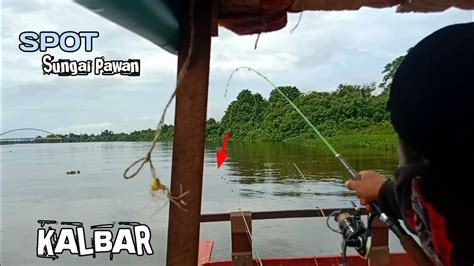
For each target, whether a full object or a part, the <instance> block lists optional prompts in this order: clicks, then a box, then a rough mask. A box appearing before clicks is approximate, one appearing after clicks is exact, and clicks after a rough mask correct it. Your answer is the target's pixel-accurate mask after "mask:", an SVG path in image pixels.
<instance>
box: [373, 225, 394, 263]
mask: <svg viewBox="0 0 474 266" xmlns="http://www.w3.org/2000/svg"><path fill="white" fill-rule="evenodd" d="M386 265H390V254H389V249H388V227H387V226H386V225H385V224H384V223H383V222H382V221H380V220H379V219H378V218H375V219H374V221H373V222H372V250H371V252H370V257H369V266H386Z"/></svg>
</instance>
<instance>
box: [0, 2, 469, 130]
mask: <svg viewBox="0 0 474 266" xmlns="http://www.w3.org/2000/svg"><path fill="white" fill-rule="evenodd" d="M2 14H3V24H2V48H3V49H2V60H3V68H2V71H3V75H2V100H3V101H2V126H3V129H4V130H7V129H12V128H19V127H31V126H34V127H38V128H43V129H46V130H50V129H55V130H58V131H67V130H71V131H74V132H84V133H86V132H89V133H92V132H94V133H97V132H100V131H101V130H104V129H110V130H113V131H117V132H120V131H125V132H129V131H133V130H140V129H146V128H154V127H155V126H156V123H157V119H158V118H159V116H160V115H161V112H162V110H163V108H164V105H165V104H166V101H167V100H168V98H169V96H170V95H171V93H172V91H173V89H174V86H175V80H176V60H177V57H176V56H174V55H171V54H169V53H167V52H166V51H164V50H162V49H161V48H159V47H157V46H155V45H154V44H152V43H151V42H149V41H147V40H145V39H143V38H141V37H139V36H138V35H136V34H134V33H132V32H130V31H128V30H126V29H124V28H122V27H120V26H117V25H116V24H114V23H112V22H110V21H108V20H106V19H103V18H101V17H100V16H98V15H96V14H94V13H93V12H91V11H89V10H87V9H85V8H83V7H82V6H79V5H77V4H75V3H73V2H71V1H69V0H60V1H58V0H54V1H53V0H34V1H33V0H32V1H23V0H21V1H16V0H15V1H14V0H5V1H3V10H2ZM298 17H299V14H290V15H289V22H288V26H287V27H286V28H285V29H283V30H280V31H278V32H272V33H265V34H262V35H261V36H260V40H259V42H258V47H257V49H256V50H255V49H254V44H255V40H256V37H257V35H252V36H237V35H235V34H234V33H232V32H230V31H228V30H225V29H222V28H221V29H219V34H220V36H219V37H217V38H213V39H212V49H211V50H212V56H211V73H210V88H209V107H208V116H209V117H215V118H220V117H221V116H222V115H223V113H224V111H225V108H226V106H227V105H228V103H229V102H230V101H232V100H233V99H234V98H235V96H236V95H237V94H238V93H239V91H240V90H241V89H252V90H253V91H256V92H260V93H261V94H262V95H263V96H264V97H268V95H269V92H270V90H271V88H270V87H269V86H268V84H267V83H265V82H264V81H262V80H261V79H260V78H258V77H257V76H256V75H253V74H251V73H243V72H242V73H239V74H238V75H236V76H235V78H234V79H233V80H232V83H231V86H230V88H229V93H228V95H227V97H224V89H225V85H226V83H227V79H228V77H229V75H230V73H231V72H232V70H233V69H234V68H236V67H239V66H250V67H253V68H256V69H257V70H259V71H261V72H262V73H264V74H265V75H266V76H268V77H269V78H270V79H271V80H272V81H273V82H274V83H276V84H278V85H295V86H297V87H299V88H300V89H301V90H302V91H308V90H332V89H335V87H336V86H337V85H338V84H339V83H368V82H373V81H380V79H381V74H380V72H381V71H382V69H383V67H384V65H385V64H387V63H389V62H390V61H391V60H393V59H394V58H396V57H397V56H399V55H401V54H403V53H404V52H405V51H406V50H407V49H408V48H410V47H411V46H413V45H414V44H416V43H417V42H418V41H419V40H421V39H422V38H423V37H424V36H426V35H428V34H429V33H431V32H433V31H435V30H436V29H439V28H441V27H443V26H446V25H449V24H453V23H458V22H467V21H472V12H468V11H460V10H454V9H452V10H448V11H447V12H443V13H436V14H396V13H395V10H394V9H382V10H378V9H368V8H365V9H362V10H360V11H357V12H351V11H344V12H305V13H304V15H303V17H302V20H301V23H300V25H299V26H298V28H297V29H296V30H295V31H294V33H290V32H289V29H291V28H293V26H294V25H295V24H296V21H297V20H298ZM26 30H33V31H41V30H55V31H58V32H63V31H66V30H72V31H81V30H97V31H99V32H100V37H99V38H98V39H95V40H94V51H93V52H91V53H86V52H83V51H81V52H77V53H73V54H68V53H64V52H62V51H60V50H59V49H55V50H51V51H50V53H51V54H53V55H55V56H57V57H58V58H60V57H63V58H73V59H92V58H94V57H96V56H102V55H104V56H105V57H106V58H107V59H128V58H137V59H140V60H141V67H142V73H141V75H140V77H134V78H130V77H118V76H114V77H102V76H87V77H74V78H72V77H68V78H64V77H56V76H44V75H43V74H42V71H41V65H40V60H41V56H42V54H41V53H23V52H21V51H19V49H18V34H19V33H20V32H22V31H26ZM173 115H174V106H171V107H170V110H169V113H168V116H167V119H166V122H167V123H172V122H173V120H174V118H173ZM104 121H107V122H104ZM60 133H63V132H60Z"/></svg>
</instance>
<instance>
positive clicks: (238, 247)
mask: <svg viewBox="0 0 474 266" xmlns="http://www.w3.org/2000/svg"><path fill="white" fill-rule="evenodd" d="M230 232H231V242H232V254H231V257H232V266H252V265H253V255H252V241H251V236H252V213H251V212H231V213H230Z"/></svg>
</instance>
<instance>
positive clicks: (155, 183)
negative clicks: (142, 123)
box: [123, 0, 195, 212]
mask: <svg viewBox="0 0 474 266" xmlns="http://www.w3.org/2000/svg"><path fill="white" fill-rule="evenodd" d="M188 15H189V32H190V40H189V47H188V51H187V55H186V58H185V60H184V63H183V66H182V67H181V68H180V70H179V73H178V78H177V80H176V87H175V89H174V91H173V93H172V94H171V96H170V98H169V100H168V102H167V103H166V105H165V108H164V110H163V113H162V114H161V118H160V120H159V122H158V125H157V127H156V130H155V136H154V138H153V141H152V143H151V147H150V149H149V150H148V152H147V154H146V155H145V157H143V158H140V159H138V160H136V161H135V162H133V163H132V164H131V165H130V166H129V167H127V169H125V171H124V173H123V177H124V178H125V179H131V178H133V177H135V176H136V175H138V173H140V171H141V170H142V168H143V166H144V165H145V164H146V163H148V164H149V166H150V172H151V178H152V184H151V189H150V190H151V194H152V196H154V197H155V196H156V195H155V194H156V193H157V192H159V191H163V192H165V194H166V196H167V198H168V200H169V201H171V202H172V203H173V204H175V205H176V206H177V207H178V208H179V209H181V210H182V211H185V212H187V211H188V210H187V209H186V208H185V207H186V202H185V201H184V199H183V198H184V197H185V196H186V195H188V194H189V191H186V192H184V191H183V186H182V185H180V193H179V194H178V195H177V196H174V195H171V192H170V190H169V188H168V187H167V186H165V185H164V184H162V183H161V181H160V178H159V177H158V175H157V174H156V169H155V167H154V166H153V162H152V152H153V150H154V149H155V147H156V143H157V142H158V139H159V137H160V134H161V129H162V128H163V125H164V124H165V117H166V112H167V111H168V108H169V107H170V105H171V102H172V101H173V100H174V98H175V96H176V91H177V90H178V88H179V87H180V85H181V82H182V81H183V79H184V76H185V75H186V74H187V72H188V69H189V65H190V64H191V56H192V54H193V47H194V37H195V36H194V35H195V29H194V21H193V19H194V0H190V1H189V14H188ZM136 165H139V166H138V168H137V169H136V170H135V171H134V172H132V173H131V174H129V173H128V172H129V171H130V170H131V169H132V168H133V167H135V166H136ZM163 207H164V206H163ZM163 207H162V208H163ZM162 208H160V210H161V209H162Z"/></svg>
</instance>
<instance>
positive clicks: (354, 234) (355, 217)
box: [327, 202, 375, 265]
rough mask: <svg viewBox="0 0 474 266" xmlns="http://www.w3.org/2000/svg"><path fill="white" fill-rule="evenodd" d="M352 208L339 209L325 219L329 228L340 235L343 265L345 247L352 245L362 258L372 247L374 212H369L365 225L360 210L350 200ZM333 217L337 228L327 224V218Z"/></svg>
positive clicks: (366, 255)
mask: <svg viewBox="0 0 474 266" xmlns="http://www.w3.org/2000/svg"><path fill="white" fill-rule="evenodd" d="M352 204H353V205H354V207H355V209H354V210H350V211H347V210H344V211H342V210H340V211H335V212H333V213H331V214H330V215H329V216H328V219H327V225H328V227H329V229H331V230H332V231H334V232H337V233H339V234H341V235H342V256H343V261H344V265H345V264H346V261H347V260H346V250H347V247H353V248H354V249H355V250H356V251H357V253H359V255H360V256H361V257H363V258H364V259H367V258H368V257H369V255H370V250H371V248H372V238H371V232H372V227H371V224H372V221H373V219H374V218H375V215H374V214H371V215H370V216H369V219H368V226H367V227H366V226H365V224H364V222H363V221H362V217H361V212H360V210H359V209H358V208H356V206H355V204H354V203H353V202H352ZM330 217H334V221H336V222H337V223H338V227H339V230H335V229H333V228H331V226H330V225H329V218H330Z"/></svg>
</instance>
